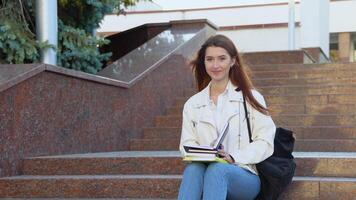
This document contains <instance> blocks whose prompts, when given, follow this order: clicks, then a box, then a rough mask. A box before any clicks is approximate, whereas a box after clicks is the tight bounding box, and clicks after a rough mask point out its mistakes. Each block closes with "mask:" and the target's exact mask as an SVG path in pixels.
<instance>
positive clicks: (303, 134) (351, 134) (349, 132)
mask: <svg viewBox="0 0 356 200" xmlns="http://www.w3.org/2000/svg"><path fill="white" fill-rule="evenodd" d="M285 128H287V129H290V130H293V132H294V135H295V137H296V138H298V139H356V126H285ZM180 134H181V127H174V128H165V127H150V128H145V129H144V136H143V138H144V139H158V138H161V139H167V138H180Z"/></svg>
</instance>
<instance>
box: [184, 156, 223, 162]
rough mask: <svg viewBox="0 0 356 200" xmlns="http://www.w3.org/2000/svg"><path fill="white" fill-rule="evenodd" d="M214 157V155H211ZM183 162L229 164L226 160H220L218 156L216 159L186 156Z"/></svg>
mask: <svg viewBox="0 0 356 200" xmlns="http://www.w3.org/2000/svg"><path fill="white" fill-rule="evenodd" d="M211 155H212V154H211ZM183 161H188V162H220V163H228V162H227V161H226V160H224V159H222V158H219V157H217V156H214V157H197V156H185V157H184V158H183Z"/></svg>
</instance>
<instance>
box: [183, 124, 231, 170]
mask: <svg viewBox="0 0 356 200" xmlns="http://www.w3.org/2000/svg"><path fill="white" fill-rule="evenodd" d="M228 132H229V123H227V124H226V125H225V126H224V128H223V130H222V133H220V134H218V135H219V137H218V138H217V139H216V140H215V143H214V145H213V146H212V147H211V146H198V145H183V147H184V150H185V152H186V154H185V157H183V160H184V161H199V162H222V163H227V161H226V160H224V159H222V158H220V157H219V156H218V149H219V148H220V147H221V144H222V142H223V141H224V138H225V136H226V134H227V133H228Z"/></svg>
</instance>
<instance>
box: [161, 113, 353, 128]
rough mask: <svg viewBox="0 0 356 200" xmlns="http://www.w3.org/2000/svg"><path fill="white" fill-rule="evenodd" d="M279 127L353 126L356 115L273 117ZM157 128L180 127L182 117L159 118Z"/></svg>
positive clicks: (285, 115)
mask: <svg viewBox="0 0 356 200" xmlns="http://www.w3.org/2000/svg"><path fill="white" fill-rule="evenodd" d="M272 118H273V121H274V123H275V124H276V125H278V126H352V125H354V124H356V114H283V115H282V114H280V115H277V116H272ZM155 125H156V127H180V126H182V116H180V115H166V116H157V117H156V121H155Z"/></svg>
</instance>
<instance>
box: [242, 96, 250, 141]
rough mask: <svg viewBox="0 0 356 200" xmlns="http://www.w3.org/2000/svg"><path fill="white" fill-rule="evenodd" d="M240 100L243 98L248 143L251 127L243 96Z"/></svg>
mask: <svg viewBox="0 0 356 200" xmlns="http://www.w3.org/2000/svg"><path fill="white" fill-rule="evenodd" d="M242 98H243V100H244V101H243V103H244V109H245V117H246V120H247V129H248V135H249V139H250V143H251V142H252V134H251V125H250V119H249V117H248V114H247V106H246V101H245V95H242Z"/></svg>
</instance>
